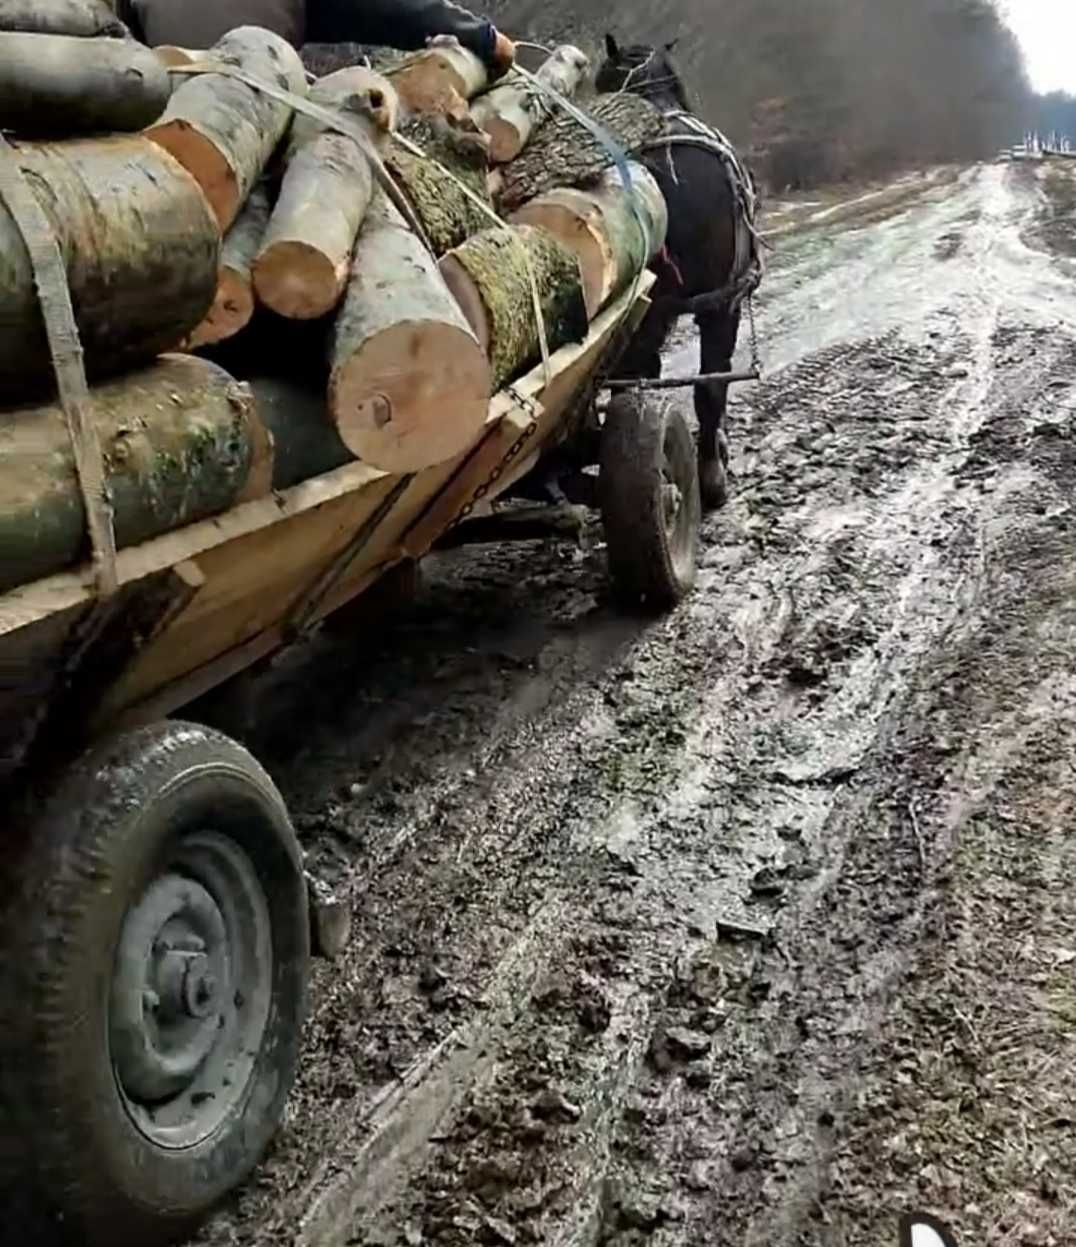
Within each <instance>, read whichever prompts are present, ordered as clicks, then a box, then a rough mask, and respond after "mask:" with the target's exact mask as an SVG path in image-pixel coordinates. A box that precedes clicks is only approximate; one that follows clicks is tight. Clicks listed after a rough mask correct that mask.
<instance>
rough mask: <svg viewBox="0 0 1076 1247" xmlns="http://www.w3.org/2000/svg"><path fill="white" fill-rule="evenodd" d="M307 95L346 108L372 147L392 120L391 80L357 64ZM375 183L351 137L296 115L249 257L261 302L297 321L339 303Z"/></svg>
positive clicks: (379, 144)
mask: <svg viewBox="0 0 1076 1247" xmlns="http://www.w3.org/2000/svg"><path fill="white" fill-rule="evenodd" d="M310 99H311V100H312V101H313V102H314V103H316V104H320V105H322V106H323V107H325V108H332V109H339V110H343V111H346V112H348V113H350V114H351V115H352V116H353V117H354V118H355V121H356V123H357V124H358V125H360V126H361V127H362V128H363V130H364V131H365V133H366V135H367V137H368V138H369V140H370V144H371V146H372V147H373V148H374V149H375V150H379V149H381V148H383V147H384V145H385V140H386V137H387V134H388V132H389V131H390V130H391V129H392V128H393V127H394V126H395V124H396V113H397V108H398V103H397V99H396V92H395V89H394V88H393V86H392V84H391V83H390V82H389V81H388V79H386V78H383V77H382V76H381V75H380V74H375V73H373V72H372V71H371V70H368V69H364V68H363V67H361V66H354V67H352V68H350V69H341V70H339V71H338V72H337V73H335V74H330V75H328V77H325V78H322V79H321V80H320V81H319V82H318V83H316V84H315V86H314V87H313V88H312V89H311V92H310ZM373 185H374V183H373V176H372V174H371V172H370V161H369V157H368V156H367V154H366V152H365V151H364V150H363V149H362V147H361V146H360V145H359V144H358V143H357V142H356V141H355V140H354V139H353V138H351V137H349V136H348V135H346V134H337V133H334V132H331V131H326V129H325V128H324V126H322V125H321V123H320V122H317V121H313V120H311V119H310V118H307V117H303V116H297V117H296V118H295V120H294V121H293V122H292V132H291V142H290V144H289V148H288V154H287V169H286V172H285V174H284V181H283V184H282V185H281V188H280V197H279V199H278V200H277V204H276V207H275V208H274V209H273V213H272V217H271V218H270V221H269V227H268V229H267V231H266V234H265V239H264V242H263V245H262V246H261V248H260V250H259V252H258V256H257V259H256V260H255V263H254V288H255V290H256V291H257V295H258V299H259V301H260V302H261V303H263V304H264V305H265V306H266V307H268V308H271V309H272V310H273V311H274V312H276V313H278V314H279V315H281V316H287V317H290V318H293V319H296V320H315V319H317V318H318V317H319V316H325V315H326V314H327V313H329V312H331V311H332V310H333V308H334V307H336V305H337V304H338V303H339V302H340V299H341V298H342V296H343V293H344V290H345V288H346V286H347V278H348V272H349V269H350V261H351V253H352V251H353V249H354V247H355V239H356V238H357V237H358V233H359V226H360V225H361V224H362V219H363V216H364V215H365V214H366V209H367V208H368V207H369V204H370V198H371V196H372V194H373Z"/></svg>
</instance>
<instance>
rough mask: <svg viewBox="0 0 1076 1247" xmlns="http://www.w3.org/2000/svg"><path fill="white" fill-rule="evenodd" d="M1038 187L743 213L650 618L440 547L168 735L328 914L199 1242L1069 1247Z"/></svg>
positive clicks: (1054, 226)
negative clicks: (337, 935)
mask: <svg viewBox="0 0 1076 1247" xmlns="http://www.w3.org/2000/svg"><path fill="white" fill-rule="evenodd" d="M1064 190H1065V188H1064V187H1063V186H1061V184H1060V183H1058V184H1057V185H1053V184H1050V183H1048V180H1047V179H1046V178H1045V176H1044V175H1042V174H1036V172H1034V171H1031V170H1028V169H1026V168H1022V167H1016V166H1008V167H1002V166H992V167H983V168H978V169H972V170H965V171H961V172H951V173H946V174H939V175H935V176H933V177H932V178H931V179H929V180H927V181H925V182H924V181H922V180H919V181H917V182H911V183H907V184H902V185H901V186H898V187H897V188H890V190H889V191H888V192H880V193H879V194H877V195H873V194H872V195H871V196H868V197H867V198H862V197H859V196H857V197H855V198H856V202H855V203H852V204H846V205H843V206H842V205H841V204H839V203H838V204H830V203H827V204H813V205H812V204H804V203H800V204H798V205H791V204H782V205H777V206H776V208H775V210H774V212H773V214H772V216H771V219H770V228H771V229H772V231H773V233H774V237H775V242H776V244H777V246H778V251H777V253H776V255H775V256H774V257H773V260H772V266H771V273H770V276H769V278H768V281H767V283H766V287H765V293H764V296H763V297H761V298H760V300H759V308H758V312H759V316H758V322H759V332H760V335H761V338H762V342H763V347H764V352H765V356H766V362H767V365H768V368H769V370H770V372H769V379H768V380H767V381H766V382H765V383H763V384H761V385H758V386H755V387H745V388H743V389H741V390H740V392H739V393H738V394H737V396H736V398H735V401H734V403H733V409H732V420H731V432H732V439H733V445H734V455H735V470H736V489H735V495H734V498H733V501H732V503H731V504H730V506H729V507H728V509H727V510H726V511H725V512H723V513H722V514H720V515H717V516H714V517H712V518H710V519H708V520H707V522H706V526H705V534H704V549H703V559H702V564H703V565H702V572H701V579H700V586H699V588H698V591H697V592H696V593H695V595H694V596H693V597H692V598H691V599H690V600H689V601H688V602H687V603H686V604H685V605H684V606H683V607H682V608H681V609H680V610H678V611H677V612H675V613H674V614H672V615H671V616H669V617H667V618H664V619H661V620H658V621H653V620H650V621H647V620H641V619H631V618H624V617H623V616H621V615H618V614H617V613H616V612H615V610H614V609H613V608H612V607H611V606H610V605H609V604H608V603H607V602H606V600H605V597H604V594H605V580H604V574H603V567H602V551H601V547H600V533H598V532H595V533H594V536H593V541H592V542H591V543H590V544H589V545H588V546H587V548H585V549H577V548H575V547H572V546H567V545H565V546H555V545H554V546H546V547H539V546H522V547H518V548H516V549H512V550H503V549H502V550H486V551H482V552H470V553H467V554H455V555H452V556H447V555H446V556H441V557H439V558H438V559H437V560H435V561H432V562H431V564H430V565H429V567H428V571H427V577H426V584H425V586H424V588H423V591H422V593H421V596H420V599H419V601H418V602H417V603H416V604H415V605H414V606H413V607H410V608H408V609H407V610H406V611H405V612H403V613H402V614H401V615H400V616H399V617H398V618H397V619H395V620H394V621H393V622H392V624H391V625H390V626H385V627H383V628H381V629H380V630H379V631H378V632H377V633H373V634H371V633H362V634H360V635H356V636H355V637H354V638H352V639H344V640H342V639H340V638H339V637H336V638H321V639H319V640H318V641H316V642H315V643H314V644H313V645H312V646H311V647H310V648H309V649H308V650H307V651H306V652H304V653H303V654H300V655H298V656H295V657H294V658H293V659H292V660H291V661H290V662H289V663H288V664H287V666H285V667H282V668H281V669H279V670H278V671H276V672H274V673H271V674H270V675H268V676H266V677H263V678H261V679H260V680H259V681H258V683H257V684H256V685H255V686H254V687H253V689H251V690H250V691H249V696H248V697H247V698H245V699H240V698H239V697H238V695H237V694H235V693H233V692H229V693H228V695H227V696H224V697H217V698H216V699H215V700H214V702H213V703H212V704H211V705H207V706H204V707H201V708H199V709H200V710H201V711H202V712H204V714H206V715H208V716H209V717H210V718H212V719H213V721H214V722H216V723H218V724H219V725H220V726H222V727H224V728H225V729H226V730H230V731H233V732H237V733H238V734H240V735H241V736H243V737H244V738H245V739H246V740H247V742H248V743H249V744H251V745H252V747H253V748H255V749H256V750H257V751H258V753H259V756H260V757H262V758H263V759H264V760H265V761H266V762H267V764H268V765H269V767H270V769H271V770H272V771H273V773H274V775H275V777H276V779H277V781H278V782H279V784H280V785H281V787H282V789H283V791H284V793H285V795H286V797H287V798H288V800H289V802H290V803H291V807H292V809H293V810H294V811H295V814H296V822H297V826H298V829H299V832H300V835H301V837H302V839H303V842H304V845H305V847H306V848H307V850H308V852H309V854H310V858H311V861H312V863H313V864H314V865H315V866H316V868H317V869H318V870H319V871H320V872H321V873H323V874H325V875H326V876H328V877H330V878H331V879H332V880H333V881H334V883H335V884H336V886H337V887H339V888H341V889H344V890H346V891H347V893H348V895H349V896H350V898H351V904H352V907H353V913H354V934H353V938H352V941H351V945H350V948H349V951H348V952H347V953H346V954H345V956H344V958H343V959H342V961H341V962H340V963H338V964H337V965H336V966H333V967H327V966H325V965H320V966H319V967H318V969H317V971H316V976H315V983H314V990H313V999H312V1016H311V1020H310V1023H309V1026H308V1029H307V1034H306V1040H305V1058H304V1062H303V1066H302V1070H301V1075H300V1080H299V1084H298V1087H297V1090H296V1092H295V1094H294V1096H293V1098H292V1101H291V1106H290V1112H289V1116H288V1120H287V1123H286V1126H285V1128H284V1130H283V1131H282V1133H281V1134H280V1136H279V1138H278V1140H277V1142H276V1144H275V1146H274V1148H273V1151H272V1154H271V1155H270V1156H269V1157H268V1158H267V1160H266V1162H265V1164H264V1165H263V1166H262V1168H261V1170H260V1171H259V1173H258V1175H257V1177H256V1179H255V1180H254V1181H253V1182H252V1183H251V1184H250V1185H249V1186H248V1187H247V1189H246V1190H245V1191H244V1192H242V1194H241V1196H240V1197H239V1198H238V1199H237V1200H236V1201H235V1202H234V1204H233V1205H232V1206H230V1207H229V1208H226V1209H225V1210H224V1211H223V1212H222V1213H221V1215H220V1216H219V1217H218V1218H217V1219H216V1220H215V1221H214V1222H213V1223H212V1224H211V1225H210V1226H209V1227H207V1229H206V1231H205V1233H204V1234H203V1236H202V1238H201V1239H200V1240H199V1242H200V1244H201V1245H202V1247H210V1245H211V1247H223V1245H224V1244H240V1245H242V1247H254V1245H255V1244H256V1245H258V1247H263V1245H267V1244H270V1243H272V1244H288V1245H291V1247H345V1245H352V1244H354V1245H359V1244H361V1245H363V1247H365V1245H372V1244H386V1245H387V1244H393V1245H395V1244H400V1245H415V1244H432V1245H437V1247H456V1245H459V1247H463V1245H465V1244H467V1245H470V1244H479V1243H490V1244H507V1245H509V1247H511V1245H512V1244H528V1243H541V1244H549V1245H550V1247H583V1245H590V1244H595V1245H597V1244H616V1245H618V1247H628V1245H629V1244H643V1243H646V1244H654V1247H664V1245H667V1244H707V1245H709V1247H725V1245H727V1247H734V1245H735V1247H753V1245H759V1247H761V1245H763V1244H765V1245H766V1247H801V1245H802V1247H807V1245H811V1247H814V1245H816V1244H818V1245H821V1244H827V1245H830V1244H832V1245H833V1247H843V1245H845V1244H848V1245H849V1247H859V1245H860V1244H862V1245H864V1247H870V1245H873V1244H879V1245H881V1244H885V1245H886V1247H888V1244H890V1243H895V1242H896V1218H897V1215H898V1214H899V1213H900V1212H902V1211H905V1210H907V1209H909V1208H910V1207H924V1208H926V1209H928V1210H930V1211H932V1212H934V1213H935V1214H937V1215H939V1216H941V1217H943V1218H946V1219H948V1220H949V1221H951V1223H952V1224H953V1225H954V1227H955V1228H956V1229H957V1230H958V1233H959V1241H960V1242H961V1243H962V1244H963V1243H974V1244H976V1245H977V1247H981V1245H986V1244H999V1245H1000V1244H1020V1245H1027V1247H1046V1245H1048V1244H1062V1243H1071V1242H1072V1241H1073V1240H1074V1239H1076V1179H1074V1177H1073V1174H1074V1173H1076V1093H1074V1089H1073V1080H1072V1077H1071V1069H1072V1064H1073V1059H1074V1056H1076V928H1074V922H1073V919H1074V911H1076V899H1074V889H1073V884H1072V880H1073V877H1074V875H1076V838H1074V835H1073V812H1074V811H1073V807H1074V802H1076V747H1074V746H1076V662H1074V653H1076V509H1074V506H1073V482H1074V475H1076V440H1074V438H1076V259H1073V258H1072V256H1073V252H1074V251H1076V248H1074V247H1073V246H1072V237H1073V231H1072V230H1071V228H1070V226H1069V216H1068V215H1067V209H1065V207H1064V203H1063V199H1064V194H1063V193H1062V192H1063V191H1064ZM745 336H746V335H745ZM672 356H673V358H671V359H670V369H673V368H675V369H677V370H683V369H685V368H687V367H689V366H690V365H692V364H693V362H694V359H693V356H692V348H691V345H690V341H689V339H688V338H686V337H685V339H684V340H683V343H682V345H681V346H679V347H678V348H676V349H674V351H673V352H672ZM252 724H253V725H254V726H253V727H252V726H251V725H252Z"/></svg>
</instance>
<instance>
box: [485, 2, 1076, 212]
mask: <svg viewBox="0 0 1076 1247" xmlns="http://www.w3.org/2000/svg"><path fill="white" fill-rule="evenodd" d="M476 2H477V0H472V4H474V3H476ZM484 7H485V8H486V9H487V10H491V11H492V14H493V16H494V18H495V20H497V21H499V22H500V23H501V24H503V26H504V27H505V29H506V30H507V31H509V33H511V34H513V35H515V36H516V37H518V38H521V39H533V40H546V41H553V40H561V39H565V40H571V41H572V42H577V43H582V44H583V46H584V47H586V49H587V50H588V51H590V52H592V53H593V54H594V55H597V54H598V49H599V48H600V45H601V37H602V35H603V34H604V32H605V31H606V30H607V29H610V28H611V29H612V30H613V33H614V34H616V35H617V37H618V38H619V39H620V40H621V41H622V42H623V41H628V42H645V43H666V42H668V41H670V40H673V39H677V40H678V43H677V45H676V50H675V54H674V55H675V57H676V59H677V61H678V63H679V64H680V66H681V68H682V71H683V74H684V77H685V80H686V82H687V84H688V87H689V90H690V91H691V92H692V94H693V96H694V99H695V100H696V102H697V105H698V108H699V111H700V112H701V113H702V114H703V115H704V116H705V117H707V118H708V119H709V120H711V121H712V122H714V123H715V124H716V125H718V126H720V127H721V128H722V129H724V130H725V131H726V132H727V133H728V134H729V135H730V137H731V138H733V139H734V140H735V141H736V142H738V143H739V144H740V145H741V146H742V147H743V148H745V149H747V150H748V151H749V153H750V155H751V158H752V161H753V163H754V165H755V168H756V170H757V171H758V173H759V174H761V176H762V177H763V179H764V180H765V181H766V182H767V183H768V184H769V185H771V186H775V187H779V188H784V187H796V186H806V185H811V184H816V183H819V182H829V181H834V180H838V179H843V178H847V177H853V176H855V177H863V176H871V175H874V174H883V173H888V172H890V171H893V170H896V169H900V168H907V167H914V166H916V165H927V164H932V163H938V162H947V161H964V160H974V159H980V158H984V157H988V156H990V155H992V154H993V153H994V152H996V151H997V150H998V148H999V147H1001V146H1007V145H1009V144H1011V143H1013V142H1015V141H1017V140H1018V139H1020V138H1021V137H1022V135H1023V133H1024V130H1025V129H1026V128H1028V127H1034V128H1036V129H1039V130H1041V131H1045V132H1049V131H1050V130H1053V129H1058V130H1062V131H1065V132H1067V133H1069V134H1070V135H1071V136H1072V138H1073V139H1074V141H1076V99H1072V98H1069V97H1066V96H1045V97H1036V96H1034V95H1033V94H1032V92H1031V89H1030V87H1029V85H1028V80H1027V75H1026V72H1025V68H1024V64H1023V59H1022V55H1021V51H1020V47H1019V44H1018V43H1017V40H1016V38H1015V36H1014V35H1013V34H1012V32H1011V31H1010V30H1009V28H1008V27H1007V26H1006V25H1005V23H1004V21H1003V20H1002V18H1001V16H1000V14H999V12H998V10H997V8H996V7H995V5H994V3H993V0H900V3H894V2H893V0H809V3H806V2H805V0H620V2H619V3H617V4H615V5H614V4H610V3H609V2H608V0H486V4H485V6H484Z"/></svg>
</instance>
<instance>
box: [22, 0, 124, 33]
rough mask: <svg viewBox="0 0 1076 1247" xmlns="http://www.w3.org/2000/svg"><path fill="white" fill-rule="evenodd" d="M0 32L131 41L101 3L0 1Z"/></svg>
mask: <svg viewBox="0 0 1076 1247" xmlns="http://www.w3.org/2000/svg"><path fill="white" fill-rule="evenodd" d="M0 30H13V31H24V32H25V33H27V34H35V35H72V36H74V37H76V38H80V39H92V38H94V37H95V36H98V35H102V36H105V37H107V38H111V39H129V38H130V37H131V35H130V31H128V29H127V27H126V26H124V24H123V23H122V22H121V21H120V20H119V18H117V16H116V14H115V13H113V11H112V9H111V8H110V7H109V5H108V4H106V3H105V0H48V3H47V4H42V3H41V0H0Z"/></svg>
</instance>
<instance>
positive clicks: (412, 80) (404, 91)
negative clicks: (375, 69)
mask: <svg viewBox="0 0 1076 1247" xmlns="http://www.w3.org/2000/svg"><path fill="white" fill-rule="evenodd" d="M386 72H387V73H388V76H389V77H390V78H391V79H392V84H393V86H394V87H395V88H396V90H397V92H398V93H399V96H400V103H401V104H402V105H403V106H404V108H405V109H407V110H408V112H412V113H435V114H440V115H442V116H446V117H456V118H462V117H465V116H466V115H467V101H468V100H470V99H473V98H474V97H475V96H476V95H477V94H478V93H479V92H480V91H481V90H483V89H484V88H485V86H486V83H487V82H488V81H489V74H488V73H487V71H486V67H485V65H483V64H482V62H481V61H480V60H479V59H478V57H477V56H475V54H474V53H473V52H469V51H468V50H467V49H466V48H464V47H462V46H461V45H460V44H459V43H458V42H457V41H456V40H455V39H451V38H448V39H436V40H434V41H433V43H431V45H430V46H429V47H428V48H426V49H425V50H424V51H422V52H418V53H416V54H415V55H414V56H408V57H405V58H404V60H403V61H401V62H400V63H399V64H398V65H395V66H393V67H392V68H390V69H388V70H387V71H386Z"/></svg>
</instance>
